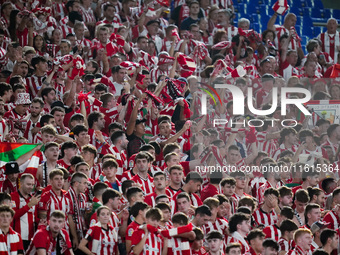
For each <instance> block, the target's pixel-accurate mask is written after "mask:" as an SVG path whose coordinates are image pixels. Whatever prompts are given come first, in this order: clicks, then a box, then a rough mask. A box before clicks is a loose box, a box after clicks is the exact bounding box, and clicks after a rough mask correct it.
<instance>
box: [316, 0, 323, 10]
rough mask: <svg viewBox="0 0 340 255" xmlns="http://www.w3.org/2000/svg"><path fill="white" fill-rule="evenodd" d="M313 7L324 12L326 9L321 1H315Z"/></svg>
mask: <svg viewBox="0 0 340 255" xmlns="http://www.w3.org/2000/svg"><path fill="white" fill-rule="evenodd" d="M313 7H314V8H317V9H319V10H322V9H323V8H324V7H323V3H322V1H321V0H314V6H313Z"/></svg>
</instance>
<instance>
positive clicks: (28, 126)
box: [24, 116, 41, 143]
mask: <svg viewBox="0 0 340 255" xmlns="http://www.w3.org/2000/svg"><path fill="white" fill-rule="evenodd" d="M40 117H41V116H39V119H38V121H37V122H36V123H33V121H32V119H31V117H30V116H28V118H29V119H28V121H27V124H26V130H25V134H24V137H25V138H26V139H27V140H28V142H29V143H32V142H33V139H34V137H35V135H33V134H32V129H33V128H35V127H37V124H39V122H40Z"/></svg>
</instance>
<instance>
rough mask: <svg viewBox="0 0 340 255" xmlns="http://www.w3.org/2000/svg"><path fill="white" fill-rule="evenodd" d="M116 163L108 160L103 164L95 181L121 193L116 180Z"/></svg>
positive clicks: (119, 184) (119, 185)
mask: <svg viewBox="0 0 340 255" xmlns="http://www.w3.org/2000/svg"><path fill="white" fill-rule="evenodd" d="M117 169H118V163H117V162H116V161H115V160H114V159H108V160H106V161H105V162H104V163H103V166H102V173H101V175H99V177H98V179H97V180H96V181H101V182H104V183H106V184H107V185H108V187H110V188H112V189H114V190H117V191H119V192H121V186H122V184H121V183H120V181H118V179H117V178H116V174H117Z"/></svg>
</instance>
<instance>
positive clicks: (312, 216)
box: [305, 203, 321, 229]
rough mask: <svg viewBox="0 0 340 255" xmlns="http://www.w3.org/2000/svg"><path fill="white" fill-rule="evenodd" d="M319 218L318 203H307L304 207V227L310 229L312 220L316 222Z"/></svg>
mask: <svg viewBox="0 0 340 255" xmlns="http://www.w3.org/2000/svg"><path fill="white" fill-rule="evenodd" d="M320 219H321V210H320V205H318V204H311V203H310V204H308V205H307V206H306V208H305V221H306V224H305V227H306V228H308V229H311V226H312V224H313V223H314V222H317V221H319V220H320Z"/></svg>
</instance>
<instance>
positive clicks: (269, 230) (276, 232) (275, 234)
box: [263, 225, 281, 242]
mask: <svg viewBox="0 0 340 255" xmlns="http://www.w3.org/2000/svg"><path fill="white" fill-rule="evenodd" d="M263 233H264V234H265V235H266V238H272V239H274V240H275V241H276V242H277V241H279V239H280V238H281V230H280V229H279V227H278V226H277V225H270V226H266V227H265V228H264V229H263Z"/></svg>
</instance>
